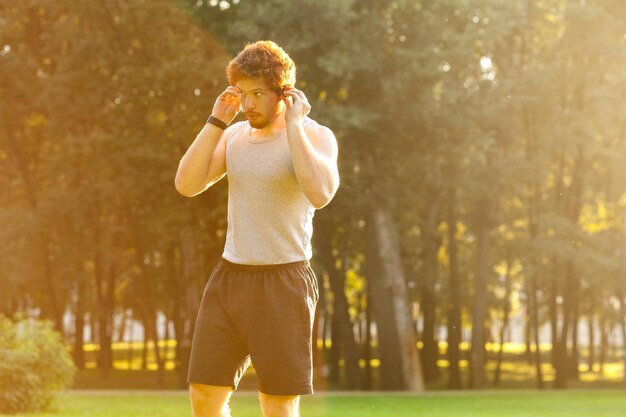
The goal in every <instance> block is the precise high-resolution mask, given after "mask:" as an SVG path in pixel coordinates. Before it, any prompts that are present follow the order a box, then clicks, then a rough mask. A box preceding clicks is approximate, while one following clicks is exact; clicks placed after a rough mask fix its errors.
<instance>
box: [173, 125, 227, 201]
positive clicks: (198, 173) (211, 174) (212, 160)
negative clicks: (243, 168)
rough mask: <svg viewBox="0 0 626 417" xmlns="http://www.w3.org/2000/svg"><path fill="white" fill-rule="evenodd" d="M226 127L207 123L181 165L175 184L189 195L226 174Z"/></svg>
mask: <svg viewBox="0 0 626 417" xmlns="http://www.w3.org/2000/svg"><path fill="white" fill-rule="evenodd" d="M225 136H226V134H225V133H224V131H223V130H222V129H220V128H219V127H217V126H213V125H212V124H209V123H207V124H206V125H204V127H203V128H202V130H201V131H200V133H198V136H196V139H195V140H194V141H193V143H192V144H191V146H190V147H189V149H188V150H187V152H186V153H185V155H184V156H183V158H182V159H181V160H180V163H179V165H178V171H177V172H176V179H175V180H174V184H175V186H176V190H177V191H178V192H179V193H181V194H182V195H184V196H185V197H193V196H195V195H198V194H200V193H201V192H203V191H204V190H206V189H207V188H209V187H210V186H212V185H213V184H215V183H216V182H218V181H219V180H221V179H222V178H223V177H224V175H225V174H226V146H225V142H226V141H225V139H224V137H225Z"/></svg>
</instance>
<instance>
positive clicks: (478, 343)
mask: <svg viewBox="0 0 626 417" xmlns="http://www.w3.org/2000/svg"><path fill="white" fill-rule="evenodd" d="M480 207H484V208H485V209H487V208H488V207H489V202H487V201H484V202H483V204H480ZM487 210H488V209H487ZM486 216H487V218H488V214H487V215H486ZM478 224H479V226H478V231H477V234H478V237H477V241H478V242H477V243H478V271H477V274H476V281H475V288H474V307H473V309H472V343H471V350H470V366H471V386H472V388H474V389H480V388H484V387H485V386H486V384H487V380H486V378H485V365H486V363H487V358H486V357H485V340H486V339H485V322H486V320H487V305H488V303H487V285H488V280H489V273H490V270H491V263H490V259H489V253H490V251H491V237H490V230H489V224H488V222H487V221H485V220H480V221H479V222H478Z"/></svg>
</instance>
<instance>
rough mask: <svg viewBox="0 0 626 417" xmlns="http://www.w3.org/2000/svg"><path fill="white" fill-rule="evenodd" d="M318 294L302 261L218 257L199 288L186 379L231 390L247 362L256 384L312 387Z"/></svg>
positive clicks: (286, 390)
mask: <svg viewBox="0 0 626 417" xmlns="http://www.w3.org/2000/svg"><path fill="white" fill-rule="evenodd" d="M318 299H319V290H318V286H317V279H316V277H315V274H314V273H313V269H312V268H311V266H310V264H309V262H308V261H301V262H293V263H288V264H280V265H239V264H233V263H231V262H228V261H226V260H225V259H222V260H221V261H220V262H219V263H218V264H217V265H216V267H215V269H214V270H213V272H212V274H211V276H210V278H209V280H208V282H207V284H206V286H205V288H204V294H203V296H202V302H201V303H200V309H199V311H198V317H197V320H196V326H195V332H194V336H193V343H192V347H191V358H190V361H189V372H188V376H187V381H188V382H195V383H200V384H208V385H220V386H231V387H232V388H233V389H237V385H238V384H239V381H240V380H241V377H242V376H243V374H244V372H245V371H246V369H247V368H248V366H249V365H250V362H252V364H253V366H254V369H255V370H256V374H257V378H258V389H259V391H261V392H263V393H265V394H271V395H302V394H311V393H313V355H312V353H313V352H312V346H313V345H312V342H313V340H312V339H313V338H312V330H313V320H314V318H315V307H316V305H317V301H318Z"/></svg>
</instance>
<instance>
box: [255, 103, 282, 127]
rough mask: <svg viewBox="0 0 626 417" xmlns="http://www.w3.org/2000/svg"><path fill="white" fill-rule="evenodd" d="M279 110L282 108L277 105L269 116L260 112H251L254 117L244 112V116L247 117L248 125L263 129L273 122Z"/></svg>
mask: <svg viewBox="0 0 626 417" xmlns="http://www.w3.org/2000/svg"><path fill="white" fill-rule="evenodd" d="M281 111H282V108H281V107H280V105H277V106H276V108H274V109H273V111H272V113H271V114H270V115H269V116H265V115H263V114H261V113H253V114H254V115H255V116H256V117H252V118H251V117H250V116H248V115H247V114H246V118H247V119H248V123H250V126H252V127H253V128H255V129H263V128H265V127H267V126H269V125H270V124H272V122H274V120H276V118H277V117H278V116H279V115H280V113H281Z"/></svg>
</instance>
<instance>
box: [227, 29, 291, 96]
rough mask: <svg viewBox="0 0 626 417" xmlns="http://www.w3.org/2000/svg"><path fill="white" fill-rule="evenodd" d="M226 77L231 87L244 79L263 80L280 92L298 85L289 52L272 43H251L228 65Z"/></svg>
mask: <svg viewBox="0 0 626 417" xmlns="http://www.w3.org/2000/svg"><path fill="white" fill-rule="evenodd" d="M226 75H227V76H228V81H229V82H230V84H231V85H235V84H236V83H237V81H239V80H241V79H242V78H254V79H257V78H262V79H264V80H265V81H266V82H267V83H268V84H269V85H270V87H271V88H272V89H273V90H275V91H277V92H279V91H282V89H283V88H284V87H285V86H288V85H291V86H292V85H294V84H295V83H296V65H295V64H294V62H293V61H292V59H291V58H290V57H289V55H287V52H285V51H284V50H283V48H281V47H280V46H278V45H277V44H276V43H274V42H272V41H258V42H254V43H249V44H247V45H246V46H245V48H244V49H243V50H242V51H241V52H239V54H237V56H236V57H235V58H234V59H233V60H231V61H230V62H229V63H228V66H227V67H226Z"/></svg>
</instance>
